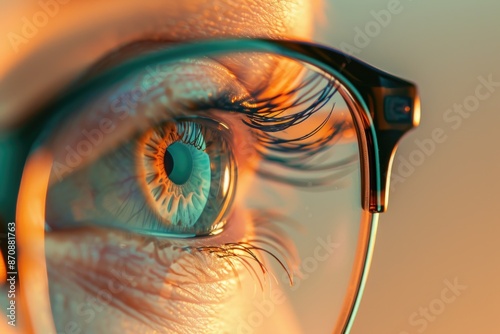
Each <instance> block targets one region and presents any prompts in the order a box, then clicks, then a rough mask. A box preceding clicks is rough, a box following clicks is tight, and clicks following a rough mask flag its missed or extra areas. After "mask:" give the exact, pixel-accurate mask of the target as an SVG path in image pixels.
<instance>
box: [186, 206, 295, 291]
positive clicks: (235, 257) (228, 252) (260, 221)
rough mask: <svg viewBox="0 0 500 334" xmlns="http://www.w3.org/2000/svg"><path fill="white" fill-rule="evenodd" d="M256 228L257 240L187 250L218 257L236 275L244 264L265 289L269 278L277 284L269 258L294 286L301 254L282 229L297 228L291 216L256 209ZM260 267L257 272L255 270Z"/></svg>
mask: <svg viewBox="0 0 500 334" xmlns="http://www.w3.org/2000/svg"><path fill="white" fill-rule="evenodd" d="M250 216H251V219H252V222H251V224H253V227H254V233H253V235H254V236H255V237H251V238H247V239H245V240H242V241H239V242H234V243H226V244H223V245H220V246H215V245H214V246H210V245H209V246H201V247H194V248H193V247H186V248H185V249H186V250H187V251H190V252H193V251H198V252H202V253H208V254H211V255H216V256H217V257H218V258H221V259H224V260H226V261H228V263H229V265H230V266H231V267H232V268H233V269H234V271H235V273H236V274H237V273H238V272H237V270H236V265H237V264H238V263H239V264H241V265H242V266H243V267H244V268H245V269H246V270H247V271H248V272H249V273H250V274H251V275H252V276H253V277H255V278H256V279H257V281H258V282H259V285H260V287H261V289H262V290H264V283H265V282H266V281H267V278H268V277H267V276H268V275H271V277H272V278H273V279H274V280H275V281H277V278H276V276H275V274H274V273H273V272H272V271H271V270H270V269H268V263H267V260H266V256H267V257H270V259H271V260H273V261H276V262H277V263H278V265H279V266H280V267H281V268H282V269H283V271H284V272H285V273H286V275H287V277H288V281H289V284H290V285H293V277H294V274H295V273H296V272H297V271H298V265H299V263H298V262H299V260H298V254H297V250H296V248H295V245H294V243H293V241H292V240H291V239H289V238H288V237H287V234H286V232H285V229H284V228H283V227H282V226H280V225H282V224H286V225H287V226H290V223H292V226H293V225H295V226H297V223H295V222H293V221H292V220H291V219H290V218H289V217H286V216H283V215H280V214H278V213H274V212H271V211H260V210H253V211H252V212H251V213H250ZM255 265H256V266H257V270H256V268H255Z"/></svg>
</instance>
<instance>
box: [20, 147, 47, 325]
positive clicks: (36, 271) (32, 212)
mask: <svg viewBox="0 0 500 334" xmlns="http://www.w3.org/2000/svg"><path fill="white" fill-rule="evenodd" d="M51 168H52V159H51V157H50V156H49V154H47V152H45V151H43V150H40V151H38V152H36V153H35V154H33V155H32V156H31V158H30V159H29V160H28V161H27V163H26V167H25V169H24V173H23V178H22V180H21V187H20V190H19V198H18V202H17V216H16V218H17V231H18V238H19V239H18V242H19V244H18V247H19V249H21V250H22V251H21V252H19V263H18V265H19V277H20V294H21V300H22V302H23V304H22V307H23V308H25V310H26V312H25V314H26V315H25V318H24V320H25V321H29V320H31V324H26V323H24V324H23V326H26V328H24V331H23V332H24V333H30V332H37V333H47V334H50V333H55V329H54V324H53V322H52V314H51V311H50V310H51V308H50V301H49V291H48V289H47V287H48V278H47V270H46V263H45V245H44V238H45V234H44V233H45V231H44V228H45V200H46V198H45V197H46V194H47V186H48V180H49V175H50V171H51ZM23 298H24V299H23Z"/></svg>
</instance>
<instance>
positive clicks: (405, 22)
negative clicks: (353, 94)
mask: <svg viewBox="0 0 500 334" xmlns="http://www.w3.org/2000/svg"><path fill="white" fill-rule="evenodd" d="M389 2H390V1H388V0H377V1H363V2H360V1H355V2H354V1H348V0H328V1H327V4H326V5H327V9H326V15H325V23H324V24H323V26H321V27H320V28H318V31H317V33H316V38H315V39H316V40H317V41H321V42H324V43H328V44H329V45H332V46H334V47H337V48H340V45H341V43H342V42H344V43H348V44H351V45H355V44H354V37H355V35H356V33H355V30H354V28H355V27H360V28H361V29H363V30H364V28H365V25H366V24H367V23H369V22H370V21H374V17H373V16H372V14H371V13H370V11H372V10H375V11H379V10H382V9H386V8H387V6H388V3H389ZM401 6H402V11H401V13H399V14H397V15H392V20H391V22H390V23H389V24H388V25H387V26H386V27H382V28H381V29H380V32H379V33H378V34H376V36H374V37H372V38H370V39H371V41H370V44H369V45H368V46H366V47H364V48H361V51H360V52H359V54H357V56H358V57H359V58H361V59H362V60H364V61H366V62H368V63H370V64H372V65H374V66H376V67H379V68H381V69H384V70H386V71H388V72H391V73H393V74H396V75H398V76H401V77H403V78H406V79H409V80H412V81H414V82H416V83H417V84H418V86H419V89H420V95H421V100H422V123H421V126H420V128H419V129H418V130H417V131H414V132H413V133H411V135H409V136H407V137H406V138H405V139H404V141H403V143H402V144H401V146H400V149H399V151H398V154H397V158H396V162H395V165H394V169H395V170H397V169H398V167H400V166H401V158H405V159H409V157H410V155H411V154H412V153H413V152H414V151H415V150H418V146H417V145H416V143H415V140H420V141H422V140H425V139H427V138H431V136H432V131H433V130H434V129H436V128H441V129H443V131H444V133H445V136H446V141H445V142H444V143H440V144H437V145H436V149H435V152H434V153H433V154H430V155H429V156H426V158H425V161H424V162H423V163H422V164H421V165H420V166H418V167H416V168H415V170H414V172H413V173H412V174H411V175H409V176H408V177H407V178H405V182H404V183H399V184H397V185H395V187H394V189H393V191H392V193H391V201H390V206H389V211H388V212H387V213H385V214H383V215H382V216H381V218H380V230H379V234H378V239H377V246H376V251H375V255H374V260H373V263H372V270H371V275H370V278H369V283H368V285H367V289H366V293H365V296H364V300H363V302H362V304H361V308H360V311H359V315H358V319H357V321H356V325H355V326H354V329H353V333H354V334H358V333H368V334H371V333H375V334H378V333H384V334H385V333H387V334H389V333H394V334H405V333H408V334H410V333H411V334H413V333H427V334H433V333H456V334H459V333H500V316H499V315H498V312H499V310H500V287H499V284H498V282H499V276H500V264H499V255H500V249H499V247H500V243H499V240H500V226H499V225H500V218H499V216H498V212H497V209H498V207H499V205H500V204H499V203H498V200H499V199H500V195H499V189H500V176H499V175H498V172H499V170H500V168H499V167H500V158H499V155H500V149H499V136H498V132H499V129H498V127H499V126H500V87H497V88H496V89H495V91H494V92H493V93H492V95H491V97H489V98H488V99H486V100H484V101H481V102H480V106H479V108H478V109H477V111H474V112H472V113H471V115H470V117H468V118H466V119H463V122H462V124H461V125H460V126H459V127H458V128H457V129H456V130H454V129H453V128H452V127H451V125H452V124H453V123H447V122H446V121H444V119H443V115H444V114H445V112H446V110H447V109H449V108H451V107H453V104H454V103H457V104H462V103H463V102H464V101H466V98H467V97H468V96H469V95H473V94H474V93H475V89H476V86H477V85H478V84H479V81H478V77H479V76H482V77H484V78H487V77H488V75H490V74H491V75H492V77H493V80H494V81H497V82H500V59H499V55H500V36H499V35H500V21H499V18H500V2H494V1H488V0H481V1H474V2H473V1H463V0H461V1H452V0H446V1H443V0H441V1H430V0H413V1H411V0H401ZM374 31H375V30H374ZM373 35H375V34H373ZM469 100H470V99H469ZM455 279H457V281H458V283H459V284H460V285H463V286H466V289H465V290H463V291H461V292H459V293H460V295H459V296H458V297H456V298H455V300H454V301H453V302H449V303H445V302H443V301H441V302H440V300H442V297H441V292H442V291H443V289H446V283H445V281H446V280H448V281H449V282H453V281H454V280H455ZM446 296H450V297H451V296H452V295H451V294H450V295H447V294H445V297H446ZM440 305H445V306H444V309H440V308H439V306H440ZM429 306H431V307H434V309H433V310H434V312H436V315H434V316H433V314H432V313H430V315H431V316H433V317H430V318H429V319H430V320H422V319H425V318H424V317H422V316H420V315H419V314H418V313H419V312H420V308H424V307H426V308H429ZM414 312H417V315H413V314H414ZM412 315H413V316H414V317H415V318H413V320H414V321H415V320H418V321H420V322H418V323H416V324H415V323H414V322H413V323H412V322H411V320H410V318H411V317H412ZM419 319H420V320H419ZM424 323H425V325H424Z"/></svg>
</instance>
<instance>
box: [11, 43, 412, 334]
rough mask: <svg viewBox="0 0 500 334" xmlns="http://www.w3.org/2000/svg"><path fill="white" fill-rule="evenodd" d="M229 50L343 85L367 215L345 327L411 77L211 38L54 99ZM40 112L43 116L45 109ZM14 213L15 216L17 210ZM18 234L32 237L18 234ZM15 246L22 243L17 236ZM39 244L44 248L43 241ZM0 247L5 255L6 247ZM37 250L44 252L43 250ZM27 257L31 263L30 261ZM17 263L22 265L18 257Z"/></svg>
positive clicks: (287, 47) (400, 131)
mask: <svg viewBox="0 0 500 334" xmlns="http://www.w3.org/2000/svg"><path fill="white" fill-rule="evenodd" d="M228 51H230V52H269V53H274V54H277V55H282V56H286V57H289V58H292V59H296V60H300V61H303V62H305V63H309V64H311V65H313V66H315V67H317V68H319V69H321V70H323V71H325V72H326V73H329V74H331V75H332V76H333V77H335V78H336V79H337V80H338V82H339V83H340V84H341V85H342V86H343V87H344V88H345V89H339V93H340V94H342V95H343V97H344V99H345V100H346V101H348V103H350V104H351V105H349V107H350V108H349V109H350V112H351V115H352V118H353V120H354V123H355V124H354V126H355V129H356V135H357V137H358V143H359V152H360V166H361V181H362V182H361V185H362V186H361V188H362V189H361V194H362V196H361V198H362V203H361V204H362V207H363V209H364V211H365V212H364V213H363V214H364V215H366V216H367V217H368V219H367V220H366V221H367V222H368V223H366V224H364V225H363V226H361V227H360V232H359V238H358V247H357V250H356V261H355V263H354V267H353V269H352V274H351V282H350V286H349V291H348V293H347V295H346V297H345V301H344V307H343V311H342V312H341V314H340V316H339V318H338V319H337V327H336V328H335V329H334V332H335V333H349V331H350V329H351V327H352V324H353V320H354V317H355V314H356V311H357V309H358V307H359V303H360V300H361V296H362V292H363V289H364V285H365V283H366V278H367V275H368V270H369V266H370V262H371V256H372V253H373V247H374V243H375V234H376V230H377V224H378V213H381V212H384V211H386V209H387V205H388V195H389V191H388V190H389V186H390V174H391V166H392V161H393V158H394V154H395V151H396V147H397V144H398V142H399V140H400V139H401V138H402V137H403V136H404V135H405V134H406V133H407V132H408V131H410V130H411V129H413V128H415V127H416V126H418V124H419V121H420V100H419V97H418V94H417V88H416V86H415V85H414V84H413V83H411V82H408V81H405V80H403V79H400V78H397V77H395V76H393V75H390V74H388V73H385V72H383V71H381V70H378V69H376V68H374V67H372V66H370V65H368V64H366V63H364V62H362V61H360V60H358V59H355V58H353V57H351V56H350V55H349V54H346V53H344V52H341V51H339V50H335V49H332V48H329V47H326V46H321V45H317V44H313V43H309V42H302V41H288V40H271V39H230V40H212V41H200V42H195V43H189V44H183V45H175V46H170V47H169V48H167V49H164V50H160V51H158V50H157V51H155V52H152V53H148V54H145V55H142V56H140V57H139V59H134V60H131V61H128V62H126V63H124V64H123V65H120V66H118V67H116V68H114V69H111V70H109V71H107V72H106V73H104V74H103V75H101V76H98V77H96V78H91V79H89V80H86V81H85V82H84V83H83V84H78V85H76V86H74V87H72V88H70V89H69V92H68V93H67V94H65V96H66V97H67V98H63V99H61V100H60V101H58V102H56V104H55V106H59V105H64V104H65V103H67V101H68V100H69V99H71V97H72V96H74V94H80V93H81V92H82V90H83V91H86V90H87V89H89V88H90V87H93V85H96V84H98V85H107V84H111V83H113V82H115V81H116V80H117V77H119V75H118V73H119V72H120V71H123V69H124V68H127V67H128V68H138V67H139V66H140V64H142V63H144V62H148V63H154V62H155V61H166V60H170V59H172V60H174V59H178V58H180V57H185V56H186V55H188V56H189V57H191V56H211V55H216V54H218V53H222V52H228ZM349 101H350V102H349ZM51 109H52V108H51ZM52 110H54V109H52ZM56 110H57V109H56ZM42 117H43V118H45V116H44V115H42ZM34 123H36V124H37V126H36V128H40V127H39V126H40V118H37V119H36V120H35V122H30V124H28V127H33V126H34ZM31 137H32V138H33V137H34V136H31ZM26 156H27V154H26ZM10 190H12V189H10ZM16 193H17V192H16ZM11 194H12V192H11ZM16 214H17V215H18V216H17V217H16V218H18V217H19V213H18V212H17V213H16ZM23 230H27V229H25V228H24V229H21V230H20V231H19V234H22V232H21V231H23ZM20 240H21V241H22V240H31V239H30V238H29V237H28V236H24V237H23V235H21V236H20ZM42 243H43V242H42ZM20 247H24V246H23V245H22V243H21V242H20ZM41 247H42V248H43V245H42V246H41ZM27 248H32V247H27ZM3 253H4V255H5V252H3ZM25 254H26V256H29V254H31V255H33V256H35V255H38V256H40V252H39V250H38V254H36V253H31V252H26V253H25ZM41 254H42V255H44V252H42V253H41ZM42 257H44V256H42ZM43 260H45V259H43ZM26 263H27V261H24V264H26ZM29 263H30V265H32V264H33V263H35V261H29ZM19 266H20V267H22V266H23V261H22V258H21V259H20V262H19ZM27 269H28V268H26V270H27ZM22 280H23V278H22V277H21V281H22ZM25 287H26V284H25ZM24 295H25V296H27V295H29V292H28V291H25V293H24ZM28 308H29V307H28ZM31 320H32V323H31V324H30V327H31V328H32V329H33V330H34V332H36V328H39V327H38V326H37V324H36V322H37V321H35V320H34V319H33V318H32V319H31ZM45 320H47V319H45Z"/></svg>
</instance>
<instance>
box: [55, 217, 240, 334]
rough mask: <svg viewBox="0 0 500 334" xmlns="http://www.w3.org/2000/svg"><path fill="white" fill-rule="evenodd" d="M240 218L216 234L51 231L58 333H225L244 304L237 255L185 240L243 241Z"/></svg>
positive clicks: (221, 242)
mask: <svg viewBox="0 0 500 334" xmlns="http://www.w3.org/2000/svg"><path fill="white" fill-rule="evenodd" d="M239 216H240V218H237V219H234V220H240V221H239V222H236V221H234V220H233V221H231V222H230V223H231V225H232V226H234V228H232V229H231V230H230V231H228V232H227V234H226V235H225V234H224V233H226V232H223V233H222V234H221V235H219V236H217V237H216V238H218V240H217V239H216V240H212V238H205V240H196V239H193V241H182V240H177V241H174V242H170V241H162V242H159V241H158V240H156V239H155V240H153V239H145V238H138V237H136V236H134V237H132V236H130V235H129V236H125V235H122V234H117V233H115V232H109V231H106V232H104V231H101V230H78V231H75V230H74V231H71V232H51V233H49V234H48V235H47V237H46V257H47V271H48V276H49V290H50V299H51V307H52V312H53V316H54V321H55V324H56V328H57V332H58V333H101V332H106V333H121V334H124V333H192V332H196V333H221V332H225V331H227V330H228V328H231V327H232V326H234V325H235V324H234V323H233V322H234V321H235V320H234V319H236V318H237V315H238V314H239V313H240V312H243V310H244V308H245V299H246V298H247V296H244V294H242V293H241V289H240V287H241V285H242V282H243V281H246V280H247V277H248V274H247V272H246V270H245V269H244V268H243V267H242V265H241V263H238V261H231V259H229V261H228V259H226V258H221V257H219V256H217V254H210V253H208V252H198V251H195V250H192V251H187V249H186V246H187V245H189V244H192V245H190V246H193V247H200V246H208V245H210V246H212V245H221V244H223V243H225V242H237V241H238V240H241V239H242V238H244V236H245V235H246V236H248V233H250V232H249V230H248V229H242V228H241V227H242V226H244V223H245V222H244V221H241V220H242V218H241V217H242V216H243V215H239ZM238 223H239V224H238ZM242 224H243V225H242ZM235 225H238V226H235ZM223 238H227V239H231V240H230V241H225V240H223ZM235 238H237V239H235ZM245 285H247V286H248V284H245Z"/></svg>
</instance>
